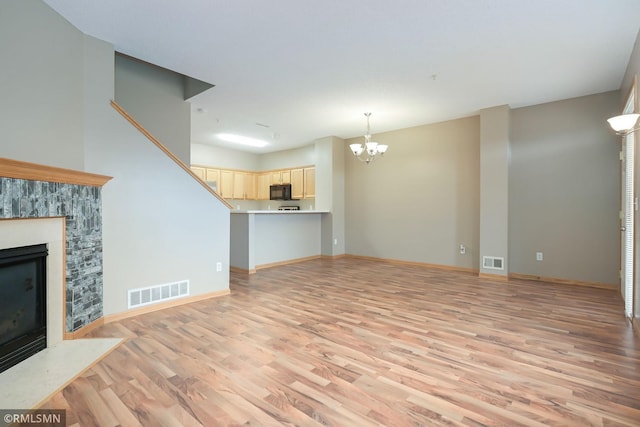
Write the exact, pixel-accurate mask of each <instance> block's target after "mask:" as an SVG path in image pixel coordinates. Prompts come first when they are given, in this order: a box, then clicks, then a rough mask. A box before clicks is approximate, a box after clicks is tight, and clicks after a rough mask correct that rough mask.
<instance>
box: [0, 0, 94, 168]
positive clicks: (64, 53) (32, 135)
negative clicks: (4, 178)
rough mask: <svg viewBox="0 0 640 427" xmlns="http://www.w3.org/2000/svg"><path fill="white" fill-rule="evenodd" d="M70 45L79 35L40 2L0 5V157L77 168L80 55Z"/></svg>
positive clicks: (80, 141)
mask: <svg viewBox="0 0 640 427" xmlns="http://www.w3.org/2000/svg"><path fill="white" fill-rule="evenodd" d="M52 28H54V29H52ZM70 43H72V44H74V45H76V46H78V45H81V43H82V34H81V33H80V32H79V31H77V30H76V29H75V28H73V27H71V26H70V25H68V24H67V22H66V21H65V20H64V19H63V18H62V17H61V16H60V15H58V14H57V13H56V12H54V11H53V10H51V9H50V8H49V7H45V6H44V5H43V4H42V3H41V2H40V1H21V0H3V1H1V2H0V58H2V66H0V82H1V83H0V86H1V87H2V89H1V94H0V132H1V133H2V140H1V141H0V157H8V158H12V159H16V160H23V161H31V162H34V163H40V164H45V165H52V166H60V167H66V168H72V169H83V167H84V163H83V162H84V158H83V151H84V148H83V139H82V121H81V120H78V117H81V116H82V85H81V84H78V82H82V79H83V76H82V51H81V50H79V49H69V44H70ZM52 76H54V77H53V78H52Z"/></svg>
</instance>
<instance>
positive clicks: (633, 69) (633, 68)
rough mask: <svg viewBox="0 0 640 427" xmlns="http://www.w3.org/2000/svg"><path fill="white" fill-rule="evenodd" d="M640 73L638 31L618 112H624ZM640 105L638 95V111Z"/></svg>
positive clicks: (625, 74) (639, 38) (621, 90)
mask: <svg viewBox="0 0 640 427" xmlns="http://www.w3.org/2000/svg"><path fill="white" fill-rule="evenodd" d="M639 75H640V31H638V35H637V36H636V42H635V44H634V45H633V52H631V57H630V58H629V63H628V64H627V69H626V71H625V73H624V79H623V80H622V85H620V103H619V108H618V114H620V113H621V112H622V109H623V108H624V104H625V103H626V102H627V98H628V97H629V92H630V91H631V87H632V86H633V82H634V79H637V78H638V76H639ZM637 106H638V98H637V97H636V111H638V109H637Z"/></svg>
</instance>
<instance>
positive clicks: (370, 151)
mask: <svg viewBox="0 0 640 427" xmlns="http://www.w3.org/2000/svg"><path fill="white" fill-rule="evenodd" d="M364 115H365V116H366V117H367V133H366V134H365V136H364V142H362V143H360V144H351V145H349V148H351V152H352V153H353V155H354V156H355V157H356V159H358V160H360V161H361V162H365V163H366V164H369V163H371V162H372V161H374V160H375V159H377V158H378V157H382V156H383V155H384V153H386V152H387V149H388V148H389V146H388V145H386V144H378V143H377V142H373V141H371V129H370V126H369V116H371V113H364ZM378 155H380V156H378Z"/></svg>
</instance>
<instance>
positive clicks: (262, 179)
mask: <svg viewBox="0 0 640 427" xmlns="http://www.w3.org/2000/svg"><path fill="white" fill-rule="evenodd" d="M270 185H271V172H267V173H260V174H258V177H257V186H258V191H257V193H258V200H269V186H270Z"/></svg>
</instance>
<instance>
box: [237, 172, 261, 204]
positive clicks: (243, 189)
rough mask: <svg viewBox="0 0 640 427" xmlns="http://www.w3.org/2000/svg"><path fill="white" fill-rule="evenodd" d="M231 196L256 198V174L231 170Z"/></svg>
mask: <svg viewBox="0 0 640 427" xmlns="http://www.w3.org/2000/svg"><path fill="white" fill-rule="evenodd" d="M233 198H234V199H244V200H255V199H256V174H254V173H251V172H240V171H235V172H233Z"/></svg>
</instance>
